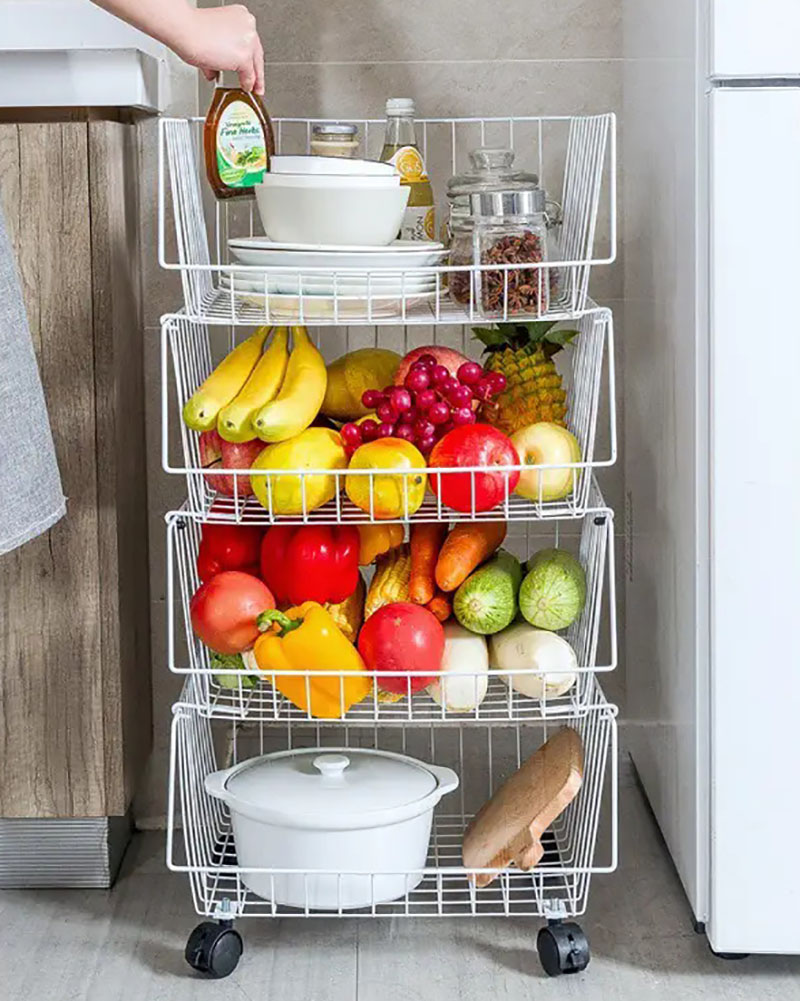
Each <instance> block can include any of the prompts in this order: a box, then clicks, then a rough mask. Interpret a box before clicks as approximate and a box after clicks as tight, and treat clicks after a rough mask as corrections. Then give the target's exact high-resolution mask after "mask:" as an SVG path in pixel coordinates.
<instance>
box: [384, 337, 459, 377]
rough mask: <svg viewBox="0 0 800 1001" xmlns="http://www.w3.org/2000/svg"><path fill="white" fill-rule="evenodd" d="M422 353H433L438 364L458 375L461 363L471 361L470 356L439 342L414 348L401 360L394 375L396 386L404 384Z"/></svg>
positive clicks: (453, 374) (451, 373)
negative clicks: (465, 355)
mask: <svg viewBox="0 0 800 1001" xmlns="http://www.w3.org/2000/svg"><path fill="white" fill-rule="evenodd" d="M422 355H433V357H434V358H435V359H436V364H437V365H444V367H445V368H446V369H447V371H448V372H449V373H450V375H452V376H456V373H457V372H458V369H459V366H460V365H463V364H464V362H465V361H469V358H465V357H464V355H462V354H461V353H460V352H458V351H454V350H453V349H452V348H444V347H442V346H441V345H439V344H429V345H428V346H427V347H423V348H414V350H413V351H409V352H408V354H407V355H406V356H405V358H404V359H403V360H402V361H401V362H400V365H399V367H398V369H397V372H395V376H394V384H395V386H402V385H403V381H404V380H405V377H406V376H407V375H408V370H409V369H410V368H411V366H412V365H413V364H414V362H415V361H416V360H417V358H421V357H422ZM456 377H457V376H456Z"/></svg>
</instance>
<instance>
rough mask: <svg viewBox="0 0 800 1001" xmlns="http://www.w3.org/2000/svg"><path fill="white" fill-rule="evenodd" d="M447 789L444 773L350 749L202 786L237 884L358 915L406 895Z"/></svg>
mask: <svg viewBox="0 0 800 1001" xmlns="http://www.w3.org/2000/svg"><path fill="white" fill-rule="evenodd" d="M457 786H458V776H457V775H456V773H455V772H454V771H452V770H451V769H450V768H441V767H439V766H438V765H428V764H424V763H423V762H421V761H417V760H416V759H414V758H409V757H406V756H405V755H403V754H392V753H390V752H388V751H375V750H366V749H362V748H352V747H346V748H345V747H342V748H311V749H305V750H296V751H281V752H280V753H278V754H265V755H264V756H263V757H260V758H253V759H251V760H250V761H244V762H242V763H241V764H239V765H234V767H233V768H228V769H226V770H225V771H221V772H214V773H213V774H211V775H208V776H207V777H206V789H207V790H208V792H209V793H210V794H211V795H212V796H215V797H216V798H217V799H221V800H222V801H223V802H224V803H226V804H227V806H228V808H229V809H230V813H231V820H232V823H233V835H234V838H235V840H236V854H237V858H238V862H239V866H240V868H241V869H243V870H245V871H243V872H242V874H241V878H242V882H243V883H244V884H245V885H246V886H247V887H248V888H249V889H251V890H252V891H253V892H254V893H257V894H258V895H259V896H260V897H264V898H265V899H266V900H272V901H274V902H275V903H276V904H285V905H287V906H289V907H302V908H305V907H308V908H310V909H311V910H338V908H340V907H341V908H344V909H352V908H357V907H366V906H368V905H371V904H372V903H381V902H384V901H387V900H396V899H397V898H398V897H402V896H404V895H405V894H406V893H408V892H409V891H410V890H413V889H414V887H415V886H417V885H418V883H420V881H421V880H422V873H421V872H420V871H419V870H421V869H423V868H424V866H425V860H426V857H427V854H428V842H429V841H430V834H431V821H432V818H433V808H434V807H435V806H436V804H437V803H438V802H439V800H440V799H441V798H442V796H444V794H445V793H448V792H451V791H452V790H453V789H455V788H457ZM253 869H272V870H287V869H289V870H297V871H296V872H274V873H266V872H253V871H248V870H253ZM313 870H317V871H316V872H314V871H313ZM320 870H322V871H320Z"/></svg>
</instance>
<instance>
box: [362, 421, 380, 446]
mask: <svg viewBox="0 0 800 1001" xmlns="http://www.w3.org/2000/svg"><path fill="white" fill-rule="evenodd" d="M359 427H360V428H361V437H362V439H363V440H364V441H375V439H376V438H377V437H378V422H377V421H374V420H373V419H372V418H371V417H370V418H369V419H368V420H366V421H362V422H361V424H360V425H359Z"/></svg>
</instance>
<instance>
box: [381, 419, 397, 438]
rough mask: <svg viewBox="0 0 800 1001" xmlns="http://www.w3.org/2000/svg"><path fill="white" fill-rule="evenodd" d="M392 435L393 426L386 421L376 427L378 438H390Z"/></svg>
mask: <svg viewBox="0 0 800 1001" xmlns="http://www.w3.org/2000/svg"><path fill="white" fill-rule="evenodd" d="M393 435H394V424H390V423H389V422H388V421H384V422H383V424H380V425H379V426H378V437H379V438H391V437H392V436H393Z"/></svg>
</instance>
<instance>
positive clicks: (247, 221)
mask: <svg viewBox="0 0 800 1001" xmlns="http://www.w3.org/2000/svg"><path fill="white" fill-rule="evenodd" d="M324 121H325V120H323V119H301V118H284V119H275V121H274V127H275V140H276V147H277V150H278V152H281V153H305V152H308V151H309V149H310V140H311V132H312V127H313V126H314V125H315V124H319V123H321V122H324ZM159 124H160V129H159V190H158V216H159V232H158V238H159V262H160V264H161V266H162V267H164V268H167V269H169V270H175V271H178V272H179V273H180V275H181V279H182V284H183V297H184V306H185V311H186V314H187V316H189V317H190V318H192V319H197V320H202V321H205V322H208V323H224V324H261V323H285V322H287V321H289V322H297V323H301V324H310V325H315V326H320V325H330V326H340V325H345V324H346V325H352V324H370V325H374V324H398V323H402V324H432V323H437V324H438V323H443V324H444V323H448V324H466V323H474V322H476V321H480V320H482V319H485V318H487V312H486V310H485V308H484V307H485V304H486V300H485V298H484V296H483V294H482V292H481V289H482V288H485V287H488V284H489V283H491V284H492V286H493V289H494V293H493V298H492V309H491V319H493V320H497V321H507V320H516V319H520V318H522V319H528V320H530V319H539V318H548V319H553V320H557V319H567V318H570V317H574V316H577V315H580V314H581V313H582V312H583V311H584V310H585V309H586V308H587V296H588V291H589V277H590V273H591V269H592V267H593V265H595V264H609V263H611V262H612V261H614V259H615V257H616V243H617V234H616V221H615V220H616V181H615V175H616V138H615V116H614V115H613V114H603V115H588V116H548V117H503V118H459V119H457V118H429V119H421V120H418V122H417V126H418V133H417V135H418V140H419V143H420V147H421V149H422V153H423V156H424V158H425V163H426V166H427V169H428V173H429V175H430V177H431V180H432V183H433V187H434V191H435V192H436V193H437V194H438V195H439V197H440V204H439V205H438V206H437V210H438V218H440V219H441V218H442V217H443V215H442V213H443V210H444V209H445V206H444V205H443V204H442V203H441V195H442V193H443V192H444V190H445V182H446V180H447V178H448V177H449V176H451V175H452V174H454V173H456V172H458V171H460V170H462V169H464V168H465V167H466V165H467V156H468V153H469V152H470V150H472V149H474V148H476V147H478V146H486V145H494V146H507V147H510V148H513V149H515V150H516V153H517V162H518V163H519V164H520V165H521V166H524V167H533V168H534V169H536V170H537V172H538V175H539V178H540V184H541V186H542V187H543V188H545V190H546V191H547V193H548V195H550V197H551V198H552V197H555V196H558V205H559V210H558V212H557V214H556V216H555V218H553V219H551V220H550V226H549V230H548V237H547V247H548V251H547V254H546V260H544V261H543V260H539V261H532V262H530V263H528V262H520V261H516V262H514V263H508V262H506V263H497V262H494V261H493V262H491V263H486V262H484V261H482V260H479V261H478V262H476V263H472V264H466V265H464V264H459V265H458V266H456V265H453V264H452V263H450V262H449V260H448V258H447V256H446V255H445V256H443V257H442V261H443V263H441V264H438V265H436V266H430V267H425V268H424V275H423V274H422V273H421V271H420V270H419V269H415V270H413V271H411V270H402V269H400V270H398V269H397V268H390V269H387V268H370V269H366V270H365V269H364V268H363V267H360V268H353V267H349V268H344V267H341V268H333V269H332V268H330V267H303V269H302V270H301V269H299V268H297V267H288V266H283V267H256V266H253V265H246V264H243V263H241V262H238V261H237V262H233V261H232V259H231V256H230V251H229V248H228V241H229V240H230V239H232V238H234V237H242V236H253V235H257V234H259V233H260V232H261V225H260V219H259V217H258V212H257V210H256V206H255V203H254V202H253V201H252V200H244V199H234V200H233V201H227V202H223V201H216V200H215V199H214V198H213V197H212V194H211V191H210V189H209V188H208V186H207V185H205V184H204V183H203V182H202V178H201V171H202V169H203V166H202V165H203V157H202V127H203V120H202V119H200V118H196V119H176V118H164V119H162V120H161V121H160V123H159ZM357 124H358V125H359V127H360V131H361V134H362V137H363V144H364V153H365V155H366V156H370V157H375V158H377V156H378V155H379V153H380V148H381V143H382V136H383V129H384V122H383V120H379V119H362V120H360V121H358V123H357ZM596 245H602V246H599V247H596ZM521 264H523V265H524V275H525V278H524V280H525V282H527V283H528V284H530V285H531V286H532V287H534V291H535V289H536V288H538V291H539V294H533V293H532V294H531V295H530V296H529V297H526V298H525V300H524V305H521V304H520V301H519V298H518V297H516V296H515V294H514V288H515V287H516V286H518V285H519V282H520V280H521V275H522V274H523V271H522V269H521V267H520V265H521ZM465 273H466V278H465V277H464V275H465ZM422 277H424V278H425V280H426V281H425V292H424V294H421V293H420V291H419V281H420V279H421V278H422ZM354 282H355V283H356V285H355V287H356V288H357V289H358V292H357V293H354V292H353V291H352V290H353V288H354V285H353V283H354ZM387 283H388V285H389V287H390V288H391V293H390V294H387V292H386V291H385V290H386V288H387ZM453 284H457V285H458V286H459V287H460V288H461V289H467V290H468V291H467V294H466V295H463V294H462V295H460V296H459V300H460V301H455V300H454V298H453V297H452V295H451V287H452V285H453ZM320 289H323V292H322V293H321V294H320ZM545 290H546V294H545Z"/></svg>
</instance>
